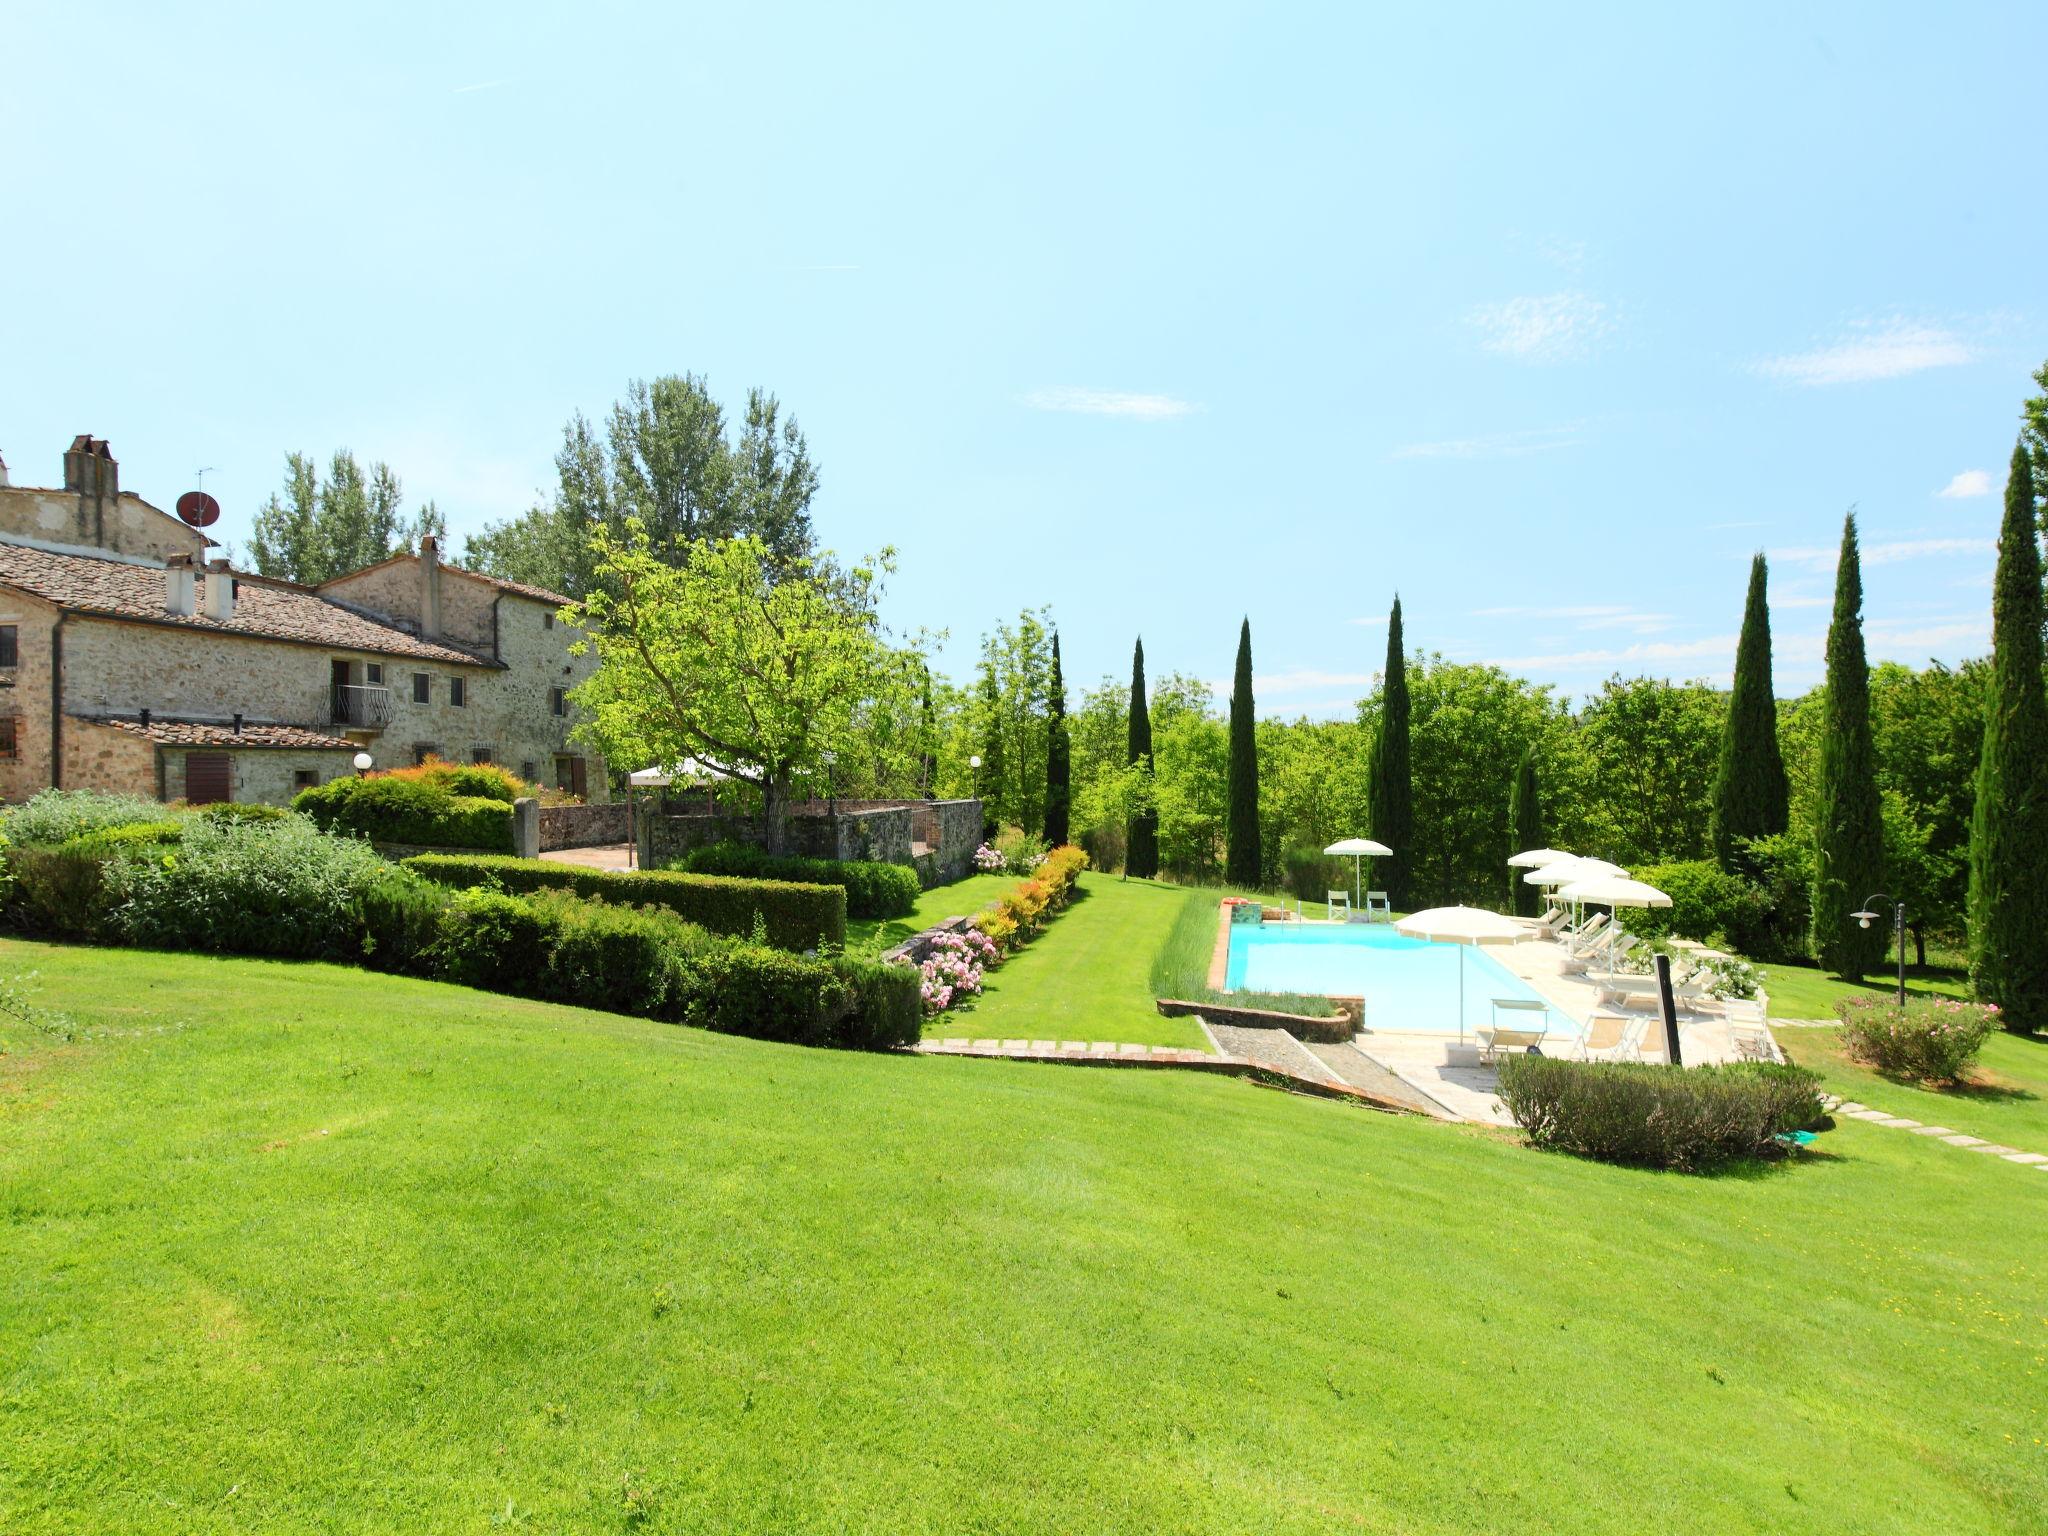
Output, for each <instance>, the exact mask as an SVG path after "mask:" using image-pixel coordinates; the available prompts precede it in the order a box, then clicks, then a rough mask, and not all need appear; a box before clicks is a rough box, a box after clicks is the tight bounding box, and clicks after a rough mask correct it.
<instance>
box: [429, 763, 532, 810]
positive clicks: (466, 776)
mask: <svg viewBox="0 0 2048 1536" xmlns="http://www.w3.org/2000/svg"><path fill="white" fill-rule="evenodd" d="M399 771H400V772H401V773H403V772H409V771H417V772H419V773H421V774H422V775H423V776H425V777H427V778H428V779H429V781H430V782H435V783H439V784H442V785H444V786H446V788H447V790H448V793H450V794H451V795H456V796H462V797H466V798H469V799H472V800H495V801H497V802H498V803H500V804H501V805H510V804H511V803H512V802H513V801H514V800H517V799H518V798H519V797H520V796H521V795H523V794H525V793H526V792H527V791H526V786H525V785H524V784H523V783H521V782H520V779H519V776H518V775H517V774H515V773H513V772H512V771H511V770H510V769H509V768H501V767H499V766H498V765H497V764H496V763H426V764H423V765H422V766H421V767H420V768H419V769H417V770H407V769H400V770H399Z"/></svg>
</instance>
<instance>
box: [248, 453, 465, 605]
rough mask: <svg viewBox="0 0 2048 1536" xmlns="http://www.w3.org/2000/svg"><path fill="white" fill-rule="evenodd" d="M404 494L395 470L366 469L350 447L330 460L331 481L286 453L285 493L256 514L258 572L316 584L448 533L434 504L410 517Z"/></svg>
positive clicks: (253, 549)
mask: <svg viewBox="0 0 2048 1536" xmlns="http://www.w3.org/2000/svg"><path fill="white" fill-rule="evenodd" d="M403 496H404V488H403V486H402V485H401V484H400V482H399V479H398V476H397V475H395V474H394V473H392V470H391V466H390V465H388V464H385V463H382V462H381V461H380V462H377V463H373V464H371V465H370V467H369V469H368V470H367V471H365V470H364V468H363V467H362V465H361V464H359V463H357V462H356V456H355V455H354V454H353V453H351V452H349V450H348V449H346V448H340V449H337V450H335V453H334V456H333V457H332V458H330V459H329V460H328V463H327V478H326V479H325V480H322V479H321V478H320V476H319V474H318V472H317V471H316V470H315V468H314V465H313V460H312V458H311V457H310V456H309V455H307V454H303V453H289V454H286V455H285V483H284V490H283V493H282V494H281V495H280V494H278V493H276V492H273V493H272V494H271V497H270V499H269V500H268V501H266V502H265V503H264V504H263V505H262V507H260V508H259V509H258V510H257V513H256V519H255V527H254V529H253V530H252V532H251V533H250V536H249V556H250V561H251V563H252V564H254V566H255V567H256V571H257V574H259V575H263V576H280V577H283V578H284V579H285V580H286V581H301V582H305V583H306V584H307V585H309V586H314V585H318V584H319V583H320V582H323V581H328V580H331V579H332V578H333V577H336V576H342V575H346V574H347V573H348V572H350V571H359V570H361V569H362V568H363V567H364V566H366V565H375V564H376V563H377V562H378V561H380V560H388V559H389V558H390V557H391V556H393V555H395V554H400V553H403V552H404V551H406V550H408V549H412V548H415V547H416V546H417V545H418V543H419V540H420V538H421V537H422V536H423V535H425V534H429V533H431V534H434V535H435V536H436V537H439V536H441V535H443V534H445V533H446V532H447V524H446V522H445V520H444V519H443V518H442V516H441V513H440V511H439V509H438V508H436V507H435V505H434V504H433V503H432V502H431V501H430V502H427V503H426V504H425V505H423V506H422V507H420V509H419V510H418V511H417V512H415V513H414V514H413V515H412V516H411V517H409V518H408V517H406V516H404V515H403V513H402V510H401V501H402V499H403Z"/></svg>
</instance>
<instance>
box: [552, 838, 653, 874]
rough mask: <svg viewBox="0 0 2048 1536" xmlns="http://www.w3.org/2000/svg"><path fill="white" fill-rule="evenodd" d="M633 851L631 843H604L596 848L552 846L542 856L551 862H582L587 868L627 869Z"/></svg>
mask: <svg viewBox="0 0 2048 1536" xmlns="http://www.w3.org/2000/svg"><path fill="white" fill-rule="evenodd" d="M632 851H633V850H632V845H631V844H630V843H604V844H600V845H599V846H597V847H595V848H550V849H548V850H546V851H545V852H544V853H542V854H541V857H542V858H544V859H546V860H547V861H548V862H549V863H551V864H580V865H582V866H583V867H584V868H585V869H625V868H627V867H628V866H629V865H630V863H631V861H632Z"/></svg>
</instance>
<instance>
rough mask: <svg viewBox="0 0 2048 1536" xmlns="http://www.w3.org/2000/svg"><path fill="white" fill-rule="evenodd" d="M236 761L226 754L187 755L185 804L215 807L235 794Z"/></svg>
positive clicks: (191, 753) (194, 753) (192, 753)
mask: <svg viewBox="0 0 2048 1536" xmlns="http://www.w3.org/2000/svg"><path fill="white" fill-rule="evenodd" d="M234 766H235V760H234V759H233V758H232V757H230V756H229V755H228V754H227V753H225V752H188V753H187V754H186V755H185V803H186V804H187V805H213V804H215V803H217V802H219V801H222V800H232V799H233V798H234V794H235V772H234Z"/></svg>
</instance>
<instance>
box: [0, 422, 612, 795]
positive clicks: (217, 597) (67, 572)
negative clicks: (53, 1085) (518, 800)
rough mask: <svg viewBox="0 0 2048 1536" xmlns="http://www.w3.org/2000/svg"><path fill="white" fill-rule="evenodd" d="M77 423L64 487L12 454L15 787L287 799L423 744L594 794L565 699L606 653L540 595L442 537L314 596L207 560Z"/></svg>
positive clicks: (192, 537)
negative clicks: (454, 549) (480, 565)
mask: <svg viewBox="0 0 2048 1536" xmlns="http://www.w3.org/2000/svg"><path fill="white" fill-rule="evenodd" d="M119 474H120V472H119V466H118V464H117V463H116V462H115V460H114V456H113V454H112V452H111V451H110V450H109V449H108V446H107V444H106V442H105V441H104V440H102V439H99V438H94V437H89V436H81V437H79V438H77V439H75V440H74V441H73V442H72V444H71V447H70V448H69V449H68V450H67V451H66V452H65V454H64V480H63V484H62V485H61V486H53V487H47V488H45V487H34V486H17V485H14V484H12V483H11V481H10V479H9V477H8V474H7V467H6V465H5V464H4V463H0V800H5V801H8V802H14V801H19V800H24V799H26V798H28V797H29V796H30V795H33V794H34V793H35V792H36V791H37V790H40V789H44V788H48V787H51V786H59V787H63V788H71V789H79V788H91V789H104V790H120V791H126V792H129V793H133V794H141V795H149V796H153V797H155V798H157V799H161V800H178V799H183V800H187V801H191V802H194V803H205V802H211V801H219V800H238V801H262V802H267V803H270V804H284V803H286V802H288V801H289V800H290V799H291V797H292V796H293V795H294V794H295V793H297V792H298V791H299V790H300V789H303V788H305V787H307V786H308V785H312V784H319V783H324V782H325V781H326V780H328V779H331V778H333V777H335V776H336V775H337V774H345V773H353V772H355V771H356V770H355V767H354V760H355V757H356V754H357V753H359V752H367V753H369V754H370V756H371V758H372V760H373V761H374V762H375V764H376V765H377V766H378V767H398V766H402V765H404V764H408V763H414V762H419V761H422V760H423V759H425V758H427V757H428V756H434V757H440V758H444V759H446V760H448V761H450V762H465V763H466V762H495V763H501V764H503V765H504V766H506V767H508V768H510V769H512V770H513V771H514V772H515V773H517V774H519V776H520V777H521V778H524V779H527V780H530V781H534V782H538V783H543V784H552V785H555V786H556V787H558V788H560V789H563V790H567V791H570V792H572V793H574V794H576V795H579V796H582V797H584V798H586V799H588V800H591V801H603V800H607V799H609V794H608V786H607V776H606V772H605V765H604V763H603V761H602V759H600V758H599V757H597V756H596V755H595V754H594V753H591V752H590V751H588V749H586V748H584V747H581V746H579V745H576V744H573V743H572V742H571V741H570V739H569V730H570V727H571V726H573V725H574V724H575V723H576V718H577V717H576V711H575V707H574V706H573V705H572V704H570V703H569V701H568V691H569V690H570V689H571V688H574V687H575V686H576V684H578V683H579V682H581V681H582V680H583V679H584V678H586V677H588V676H589V675H590V673H591V672H592V671H593V670H594V668H595V666H596V662H595V659H594V658H592V657H589V656H572V655H570V654H569V646H570V644H571V642H573V641H574V640H575V639H576V633H575V632H574V631H573V630H570V629H568V628H567V627H566V626H564V625H562V624H560V623H559V622H558V621H557V620H556V617H555V610H556V609H557V608H559V607H560V606H561V604H562V603H563V601H564V599H563V598H562V597H561V596H560V595H559V594H557V593H553V592H547V591H543V590H542V589H540V588H538V587H529V586H522V585H520V584H519V583H517V582H509V581H499V580H496V579H495V578H492V577H488V576H482V575H478V574H477V573H475V572H473V571H465V570H462V569H460V568H459V567H457V566H452V565H448V564H445V563H443V562H442V560H441V558H440V551H439V549H438V548H437V547H436V542H435V540H433V539H432V538H426V539H423V540H421V542H420V548H419V549H418V551H417V552H414V553H408V554H402V555H395V556H393V557H392V558H391V559H389V560H385V561H383V562H381V563H380V564H377V565H373V566H369V567H367V568H366V569H364V570H360V571H352V572H350V573H349V574H347V575H345V576H338V577H336V578H334V579H333V580H332V581H327V582H323V583H322V584H321V585H319V586H318V587H306V586H301V585H298V584H296V583H293V582H287V581H279V580H275V579H271V578H266V577H261V576H255V575H251V574H249V573H248V572H242V571H234V570H231V569H229V567H228V562H227V561H226V560H222V559H211V560H210V559H208V549H209V541H208V540H207V538H206V536H205V535H204V534H203V533H201V532H200V531H199V530H198V529H196V528H191V527H188V526H186V524H185V523H183V522H181V521H180V520H179V519H178V518H176V517H173V516H171V515H169V514H168V513H166V512H164V511H163V510H162V509H160V508H158V507H155V506H152V505H151V504H150V503H149V502H147V501H145V500H143V499H142V498H141V497H140V496H137V495H136V494H135V493H134V492H132V491H124V490H122V489H120V478H119Z"/></svg>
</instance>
